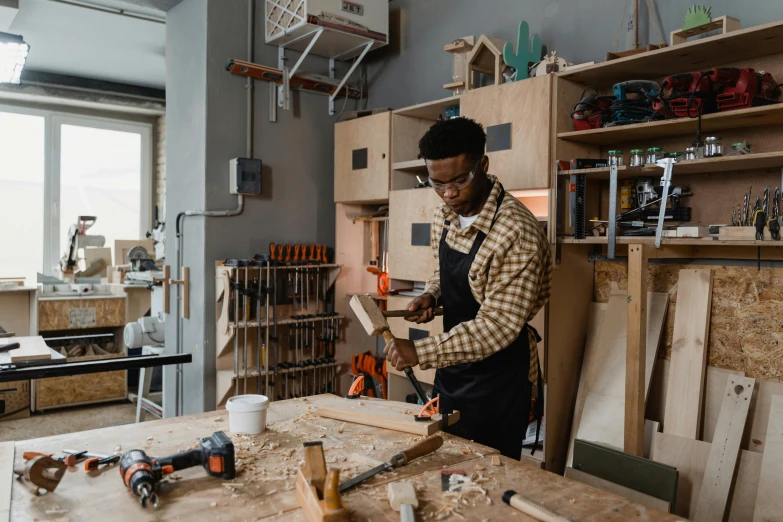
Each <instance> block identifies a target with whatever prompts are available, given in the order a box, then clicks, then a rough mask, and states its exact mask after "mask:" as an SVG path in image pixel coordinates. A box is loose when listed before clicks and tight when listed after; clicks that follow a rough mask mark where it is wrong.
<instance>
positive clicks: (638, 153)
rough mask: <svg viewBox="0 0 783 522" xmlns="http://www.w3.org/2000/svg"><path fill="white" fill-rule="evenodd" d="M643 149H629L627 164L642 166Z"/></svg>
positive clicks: (643, 158)
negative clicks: (629, 154)
mask: <svg viewBox="0 0 783 522" xmlns="http://www.w3.org/2000/svg"><path fill="white" fill-rule="evenodd" d="M645 159H646V158H645V156H644V149H631V156H630V158H629V159H628V164H629V165H630V166H631V167H644V160H645Z"/></svg>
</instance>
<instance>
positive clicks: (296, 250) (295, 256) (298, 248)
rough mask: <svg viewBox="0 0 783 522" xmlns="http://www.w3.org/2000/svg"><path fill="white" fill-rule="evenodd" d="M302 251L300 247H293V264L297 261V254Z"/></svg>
mask: <svg viewBox="0 0 783 522" xmlns="http://www.w3.org/2000/svg"><path fill="white" fill-rule="evenodd" d="M301 251H302V245H294V262H296V261H299V252H301Z"/></svg>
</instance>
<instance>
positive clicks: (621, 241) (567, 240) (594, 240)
mask: <svg viewBox="0 0 783 522" xmlns="http://www.w3.org/2000/svg"><path fill="white" fill-rule="evenodd" d="M557 242H558V243H561V244H565V245H606V244H607V238H606V236H598V237H595V236H593V237H588V238H585V239H574V238H572V237H563V238H558V240H557ZM654 243H655V238H654V237H652V236H640V237H629V236H618V237H617V243H616V244H618V245H632V244H641V245H652V244H654ZM661 245H672V246H738V247H747V246H759V247H783V242H781V241H725V240H724V241H721V240H719V239H713V238H673V237H665V238H662V239H661Z"/></svg>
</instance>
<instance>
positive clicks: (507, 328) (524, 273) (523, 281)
mask: <svg viewBox="0 0 783 522" xmlns="http://www.w3.org/2000/svg"><path fill="white" fill-rule="evenodd" d="M504 236H506V237H498V238H497V244H498V245H508V246H507V247H506V249H505V251H503V250H504V249H498V250H496V251H495V252H494V255H493V258H492V260H491V262H490V267H489V272H488V274H487V292H486V294H485V299H484V301H483V303H482V304H481V308H480V309H479V311H478V314H477V315H476V318H475V319H473V320H472V321H466V322H464V323H461V324H459V325H457V326H455V327H454V328H453V329H452V330H451V331H450V332H446V333H443V334H440V335H437V336H435V337H430V338H426V339H421V340H418V341H416V343H415V345H416V351H417V354H418V357H419V364H420V365H421V367H422V369H426V368H430V367H435V368H442V367H444V366H450V365H453V364H461V363H468V362H473V361H478V360H481V359H484V358H486V357H488V356H490V355H492V354H493V353H495V352H497V351H499V350H501V349H503V348H505V347H507V346H509V345H510V344H511V343H512V342H513V341H514V339H516V338H517V336H518V335H519V334H520V332H521V331H522V327H523V326H524V325H525V323H526V322H527V320H528V318H530V317H532V315H531V314H533V312H534V311H537V310H536V309H537V308H538V309H540V308H541V306H542V305H543V303H545V302H546V299H545V298H544V296H543V295H542V294H541V292H540V290H541V288H542V283H544V280H545V279H546V273H547V271H546V267H545V266H544V263H545V260H546V259H547V257H548V250H549V249H548V245H546V244H545V243H543V242H541V241H534V242H527V241H520V239H519V236H518V235H516V236H515V235H513V234H504ZM478 277H481V276H480V275H479V276H478ZM544 286H545V285H544Z"/></svg>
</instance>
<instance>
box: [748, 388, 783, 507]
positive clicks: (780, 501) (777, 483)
mask: <svg viewBox="0 0 783 522" xmlns="http://www.w3.org/2000/svg"><path fill="white" fill-rule="evenodd" d="M781 514H783V395H776V396H775V397H774V398H773V399H772V406H771V408H770V413H769V424H768V428H767V438H766V447H765V448H764V454H763V455H762V457H761V476H760V477H759V490H758V495H757V496H756V511H755V512H754V514H753V520H754V522H767V521H772V520H776V519H779V517H780V516H781Z"/></svg>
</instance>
